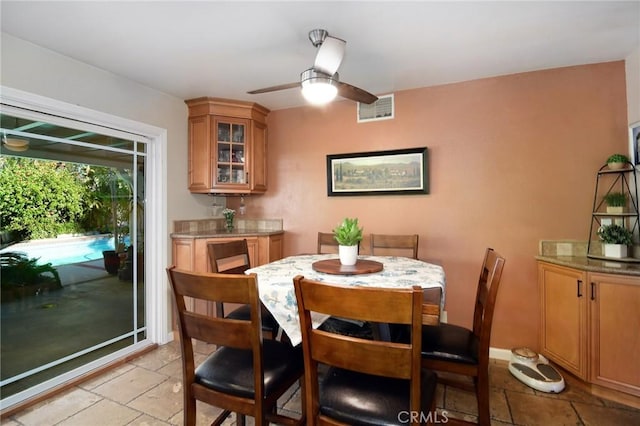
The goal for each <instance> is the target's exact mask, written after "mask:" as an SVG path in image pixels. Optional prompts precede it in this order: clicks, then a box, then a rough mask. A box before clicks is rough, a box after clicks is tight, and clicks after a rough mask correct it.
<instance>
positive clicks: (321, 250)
mask: <svg viewBox="0 0 640 426" xmlns="http://www.w3.org/2000/svg"><path fill="white" fill-rule="evenodd" d="M316 252H317V253H318V254H325V253H337V252H338V242H337V241H336V239H335V238H333V233H330V232H318V247H317V250H316Z"/></svg>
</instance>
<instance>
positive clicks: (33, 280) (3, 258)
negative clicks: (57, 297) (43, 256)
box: [0, 252, 62, 290]
mask: <svg viewBox="0 0 640 426" xmlns="http://www.w3.org/2000/svg"><path fill="white" fill-rule="evenodd" d="M37 262H38V259H37V258H32V259H29V258H28V257H27V256H26V255H24V254H23V253H18V252H4V253H0V271H1V272H0V274H1V275H2V281H1V283H0V285H1V286H2V289H3V290H4V289H7V288H14V287H28V286H38V285H45V284H54V287H55V288H62V283H61V282H60V276H59V275H58V271H57V270H56V268H54V267H53V266H51V263H47V264H45V265H38V264H37ZM49 274H50V275H49Z"/></svg>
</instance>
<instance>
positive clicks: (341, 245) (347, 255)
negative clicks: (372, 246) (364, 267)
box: [333, 217, 362, 266]
mask: <svg viewBox="0 0 640 426" xmlns="http://www.w3.org/2000/svg"><path fill="white" fill-rule="evenodd" d="M333 237H334V238H335V239H336V241H337V242H338V254H339V256H340V263H341V264H343V265H346V266H352V265H355V264H356V262H357V261H358V245H359V243H360V241H362V227H359V226H358V219H357V218H353V219H350V218H348V217H346V218H344V220H343V221H342V223H341V224H340V225H338V226H337V227H336V228H335V229H334V230H333Z"/></svg>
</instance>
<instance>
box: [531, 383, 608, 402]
mask: <svg viewBox="0 0 640 426" xmlns="http://www.w3.org/2000/svg"><path fill="white" fill-rule="evenodd" d="M535 394H536V395H538V396H540V397H543V398H555V399H564V400H567V401H577V402H584V403H586V404H591V405H599V406H603V405H604V403H603V402H602V399H600V398H598V397H597V396H594V395H592V394H590V393H589V392H587V391H585V390H583V389H582V388H580V387H579V386H575V385H573V384H571V383H567V384H566V386H565V388H564V390H563V391H562V392H560V393H550V392H541V391H538V390H536V391H535Z"/></svg>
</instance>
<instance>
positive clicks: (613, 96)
mask: <svg viewBox="0 0 640 426" xmlns="http://www.w3.org/2000/svg"><path fill="white" fill-rule="evenodd" d="M624 73H625V69H624V62H622V61H620V62H610V63H602V64H595V65H587V66H577V67H569V68H561V69H553V70H546V71H539V72H531V73H524V74H515V75H509V76H504V77H497V78H488V79H483V80H476V81H470V82H463V83H457V84H450V85H444V86H438V87H429V88H422V89H416V90H408V91H402V92H397V93H395V104H396V111H395V119H394V120H386V121H379V122H371V123H364V124H358V123H356V104H355V103H353V102H350V101H341V102H334V103H333V104H331V105H329V106H327V107H325V108H315V107H301V108H293V109H287V110H279V111H274V112H272V113H271V114H270V116H269V169H268V170H269V191H268V192H267V193H266V194H265V195H264V196H260V197H253V198H251V199H249V200H248V211H249V213H250V214H252V215H259V216H263V217H282V218H283V219H284V227H285V230H286V233H285V255H291V254H295V253H300V252H313V251H314V250H315V244H316V232H317V231H320V230H322V231H329V230H331V229H332V228H333V227H334V226H335V225H336V224H337V223H338V222H339V221H340V220H341V219H342V218H343V217H345V216H348V217H358V218H359V219H360V222H361V224H362V225H363V226H364V230H365V233H369V232H376V233H399V234H402V233H418V234H420V249H419V250H420V253H419V254H420V257H421V258H424V259H438V260H440V261H441V262H442V265H443V266H444V269H445V272H446V276H447V288H446V310H447V311H448V315H449V322H453V323H458V324H462V325H470V324H471V320H472V315H471V310H472V308H473V306H472V302H473V299H474V297H475V285H476V282H477V276H478V273H479V268H480V263H481V260H482V256H483V254H484V250H485V248H486V247H487V246H490V247H493V248H494V249H496V250H497V251H499V252H500V253H501V254H503V255H504V256H505V257H506V259H507V261H506V266H505V271H504V275H503V281H502V286H501V290H500V294H499V296H498V302H497V307H496V314H495V317H494V328H493V336H492V343H491V344H492V346H493V347H498V348H507V349H508V348H512V347H516V346H522V345H526V346H529V347H532V348H538V330H539V325H538V318H539V315H538V312H539V302H538V293H537V276H536V263H535V260H534V256H535V255H536V254H537V250H538V241H539V240H541V239H576V240H585V241H586V240H587V239H588V233H589V230H588V229H589V223H590V219H591V216H590V211H591V207H592V202H593V190H594V181H595V172H596V171H597V170H598V168H599V167H600V166H601V165H602V164H604V162H605V160H606V158H607V156H609V155H610V154H612V153H614V152H626V151H627V127H626V126H627V123H626V120H627V114H626V97H625V96H626V95H625V74H624ZM420 146H427V147H428V148H429V155H430V161H429V167H430V171H429V176H430V181H431V184H430V187H431V190H430V194H429V195H421V196H415V195H414V196H367V197H327V189H326V155H327V154H338V153H349V152H363V151H374V150H387V149H400V148H410V147H420Z"/></svg>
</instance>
